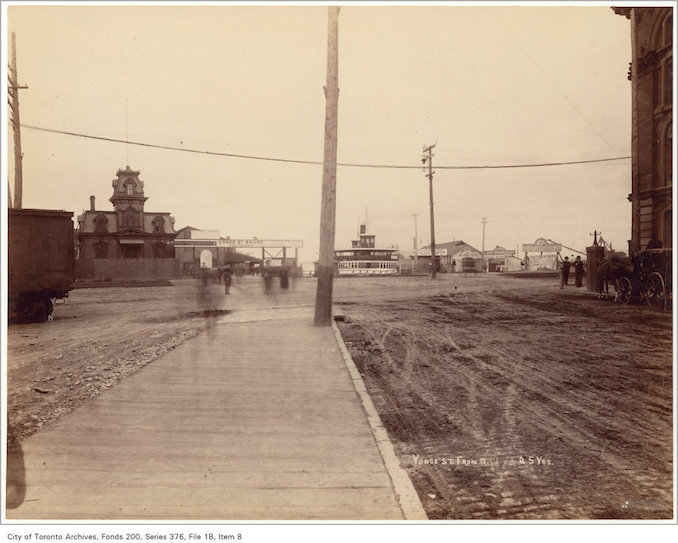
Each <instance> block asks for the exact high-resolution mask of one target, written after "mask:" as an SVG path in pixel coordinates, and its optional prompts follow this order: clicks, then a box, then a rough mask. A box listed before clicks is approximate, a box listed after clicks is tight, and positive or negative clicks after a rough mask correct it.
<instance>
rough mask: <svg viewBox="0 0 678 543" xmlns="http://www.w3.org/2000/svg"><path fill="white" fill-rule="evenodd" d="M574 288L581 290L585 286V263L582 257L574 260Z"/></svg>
mask: <svg viewBox="0 0 678 543" xmlns="http://www.w3.org/2000/svg"><path fill="white" fill-rule="evenodd" d="M572 266H573V267H574V286H575V287H577V288H579V287H583V286H584V263H583V262H582V259H581V257H580V256H577V258H575V259H574V263H573V264H572Z"/></svg>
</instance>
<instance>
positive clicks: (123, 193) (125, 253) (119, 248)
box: [76, 166, 176, 261]
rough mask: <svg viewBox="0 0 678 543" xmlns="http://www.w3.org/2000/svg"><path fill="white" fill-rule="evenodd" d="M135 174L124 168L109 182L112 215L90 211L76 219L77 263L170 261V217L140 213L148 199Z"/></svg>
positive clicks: (171, 242)
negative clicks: (110, 186) (87, 261)
mask: <svg viewBox="0 0 678 543" xmlns="http://www.w3.org/2000/svg"><path fill="white" fill-rule="evenodd" d="M139 173H140V172H138V171H135V170H132V169H131V168H130V167H129V166H127V167H126V168H125V169H124V170H118V172H117V174H116V178H115V179H114V180H113V183H112V185H113V195H112V196H111V198H110V200H109V201H110V202H111V203H112V204H113V211H102V210H97V209H96V206H95V201H94V196H90V209H89V210H88V211H84V212H83V213H82V215H79V216H78V228H77V230H76V245H77V251H78V258H79V260H81V261H83V260H97V259H169V258H171V259H173V258H174V257H175V255H174V245H173V241H174V238H175V236H176V232H175V230H174V217H172V216H171V215H170V214H169V213H166V212H163V213H158V212H150V211H146V210H145V209H144V206H145V203H146V200H148V198H147V197H146V196H145V194H144V182H143V181H142V180H141V179H139Z"/></svg>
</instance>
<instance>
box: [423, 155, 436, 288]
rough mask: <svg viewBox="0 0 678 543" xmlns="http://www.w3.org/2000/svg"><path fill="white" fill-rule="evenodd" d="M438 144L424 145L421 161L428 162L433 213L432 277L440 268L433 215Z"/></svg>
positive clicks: (429, 189)
mask: <svg viewBox="0 0 678 543" xmlns="http://www.w3.org/2000/svg"><path fill="white" fill-rule="evenodd" d="M435 146H436V144H435V143H434V144H433V145H429V146H428V147H426V146H424V156H423V157H422V159H421V161H422V162H423V163H424V164H427V163H428V173H427V174H426V177H428V199H429V212H430V215H431V279H435V278H436V271H437V268H438V257H437V256H436V232H435V219H434V217H433V174H434V173H435V172H434V171H433V152H432V151H433V148H434V147H435Z"/></svg>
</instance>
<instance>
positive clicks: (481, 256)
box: [480, 217, 487, 273]
mask: <svg viewBox="0 0 678 543" xmlns="http://www.w3.org/2000/svg"><path fill="white" fill-rule="evenodd" d="M481 222H482V223H483V254H482V255H480V271H481V272H482V273H485V224H486V223H487V219H486V218H485V217H483V218H482V219H481Z"/></svg>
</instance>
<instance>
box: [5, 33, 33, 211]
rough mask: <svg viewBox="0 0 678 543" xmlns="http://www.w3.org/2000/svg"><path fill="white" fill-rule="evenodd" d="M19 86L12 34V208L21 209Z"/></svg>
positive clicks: (14, 38) (21, 154) (23, 87)
mask: <svg viewBox="0 0 678 543" xmlns="http://www.w3.org/2000/svg"><path fill="white" fill-rule="evenodd" d="M27 88H28V87H26V86H25V85H19V76H18V74H17V68H16V36H15V35H14V32H12V65H11V66H10V70H9V97H10V107H11V108H12V127H13V129H14V207H15V208H16V209H21V207H22V196H23V170H22V167H21V166H22V164H21V163H22V160H23V153H22V152H21V119H20V118H19V89H27Z"/></svg>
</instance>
